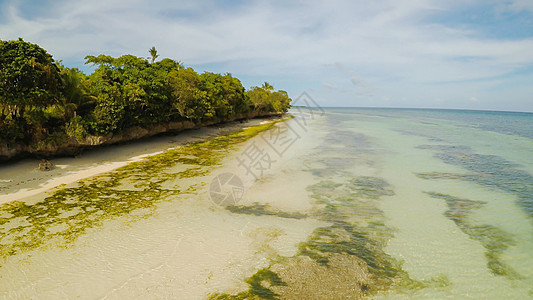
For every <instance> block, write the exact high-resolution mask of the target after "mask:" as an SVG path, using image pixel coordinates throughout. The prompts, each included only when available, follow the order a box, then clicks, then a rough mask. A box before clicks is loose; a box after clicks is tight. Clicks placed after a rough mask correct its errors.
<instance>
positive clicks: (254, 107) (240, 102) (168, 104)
mask: <svg viewBox="0 0 533 300" xmlns="http://www.w3.org/2000/svg"><path fill="white" fill-rule="evenodd" d="M149 53H150V58H149V59H151V60H150V61H149V60H148V59H146V58H142V57H136V56H133V55H123V56H120V57H118V58H114V57H111V56H108V55H98V56H87V57H86V63H87V64H93V65H95V66H96V70H95V71H94V72H93V73H92V74H90V75H89V76H86V75H85V74H83V73H82V72H81V71H79V70H78V69H76V68H73V69H70V68H66V67H64V66H62V65H61V64H58V63H56V62H54V60H53V59H52V56H51V55H49V54H48V53H47V52H46V51H45V50H44V49H42V48H40V47H39V46H37V45H34V44H31V43H27V42H24V41H23V40H22V39H19V40H17V41H7V42H4V41H0V125H1V126H2V129H3V130H2V132H0V142H7V143H26V144H37V143H41V142H43V141H46V140H47V136H48V135H50V134H54V133H57V134H58V136H70V137H75V138H76V139H77V140H78V141H83V140H84V139H85V137H86V136H88V135H106V134H109V133H118V132H121V131H123V130H127V129H130V128H132V127H135V126H140V127H144V128H148V127H151V126H155V125H159V124H165V123H168V122H172V121H184V120H188V121H192V122H195V123H203V122H224V121H226V120H228V119H231V118H235V117H240V118H243V117H247V115H248V113H250V112H253V111H257V112H261V113H262V112H280V113H281V112H285V111H286V110H287V108H288V107H289V102H290V98H289V97H288V96H287V93H286V92H284V91H277V92H276V91H274V88H273V87H272V86H271V85H270V84H268V83H265V84H264V85H263V87H261V88H253V89H252V91H250V92H245V89H244V87H243V86H242V83H241V81H240V80H239V79H237V78H235V77H233V76H231V74H225V75H221V74H215V73H210V72H204V73H203V74H201V75H199V74H198V73H196V72H195V71H194V70H193V69H192V68H184V67H183V65H182V63H181V62H179V61H175V60H172V59H168V58H165V59H162V60H161V61H158V62H156V61H155V60H156V58H157V57H159V55H158V54H157V50H156V49H155V47H152V48H151V49H150V50H149ZM251 100H253V101H251Z"/></svg>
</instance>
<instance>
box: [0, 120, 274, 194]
mask: <svg viewBox="0 0 533 300" xmlns="http://www.w3.org/2000/svg"><path fill="white" fill-rule="evenodd" d="M267 120H268V119H253V120H249V121H247V122H244V123H241V122H231V123H226V124H219V125H213V126H209V127H204V128H200V129H192V130H188V131H184V132H180V133H178V134H176V135H161V136H156V137H151V138H146V139H142V140H139V141H133V142H130V143H125V144H118V145H112V146H103V147H100V148H95V149H89V150H86V151H84V152H82V154H80V155H78V156H76V157H57V158H53V159H51V161H52V163H53V164H54V168H53V169H52V170H51V171H41V170H39V159H36V158H27V159H23V160H19V161H13V162H4V163H1V164H0V204H2V203H6V202H10V201H16V200H22V199H24V198H26V197H30V196H34V195H37V194H40V193H43V192H46V191H48V190H50V189H53V188H55V187H58V186H60V185H63V184H71V183H73V182H76V181H78V180H80V179H84V178H89V177H92V176H95V175H98V174H102V173H106V172H109V171H112V170H115V169H118V168H120V167H123V166H125V165H127V164H129V163H132V162H136V161H140V160H142V159H144V158H146V157H149V156H152V155H156V154H159V153H162V152H164V151H166V150H169V149H172V148H175V147H179V146H182V145H186V144H189V143H194V142H197V141H201V140H205V139H207V138H209V137H214V136H219V135H223V134H225V133H228V132H232V131H235V130H238V129H241V128H246V127H250V126H255V125H258V124H261V123H263V122H266V121H267Z"/></svg>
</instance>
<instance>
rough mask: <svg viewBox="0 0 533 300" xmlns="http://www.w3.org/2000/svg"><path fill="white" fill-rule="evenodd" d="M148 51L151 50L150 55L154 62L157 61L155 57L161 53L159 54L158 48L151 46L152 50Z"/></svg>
mask: <svg viewBox="0 0 533 300" xmlns="http://www.w3.org/2000/svg"><path fill="white" fill-rule="evenodd" d="M148 52H150V56H151V57H152V62H151V63H152V64H153V63H154V62H155V59H156V58H158V57H159V55H158V54H157V50H156V49H155V47H152V48H150V50H148Z"/></svg>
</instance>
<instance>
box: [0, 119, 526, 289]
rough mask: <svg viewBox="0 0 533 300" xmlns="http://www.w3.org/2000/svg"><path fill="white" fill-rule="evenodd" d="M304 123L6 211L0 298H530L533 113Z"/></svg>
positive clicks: (174, 155) (181, 153) (185, 153)
mask: <svg viewBox="0 0 533 300" xmlns="http://www.w3.org/2000/svg"><path fill="white" fill-rule="evenodd" d="M293 113H294V114H295V115H296V118H295V119H292V120H288V121H286V122H283V123H278V124H276V125H275V127H273V128H268V127H264V128H262V129H261V130H265V131H253V130H252V129H250V130H249V131H248V132H247V133H242V134H241V135H239V134H237V135H233V136H229V137H227V138H226V139H221V140H211V141H210V142H207V143H203V144H202V143H200V144H195V145H192V146H189V147H185V148H179V149H178V150H176V151H174V152H172V151H170V152H167V153H163V154H161V155H159V156H155V157H153V158H152V159H149V160H147V161H145V162H141V163H134V164H132V165H129V166H127V167H125V168H122V169H119V170H118V171H115V172H112V173H109V174H104V175H102V176H99V177H97V178H90V179H86V180H84V181H83V182H81V183H76V184H72V185H69V186H67V187H61V188H59V189H57V190H56V191H53V192H51V193H49V194H41V195H37V196H34V197H32V198H29V199H25V204H22V203H12V204H9V205H4V206H1V207H0V212H1V214H0V230H1V234H2V235H1V236H0V243H1V244H2V251H1V254H2V260H1V261H0V297H2V298H13V299H26V298H32V297H38V298H39V299H57V298H75V297H79V298H83V299H95V298H99V299H122V298H126V297H130V298H132V297H133V298H172V297H174V298H175V297H179V298H187V299H205V298H213V299H218V298H219V299H227V298H235V297H237V298H239V297H240V298H244V297H252V296H261V297H263V298H267V299H275V298H283V299H311V298H319V299H341V298H359V297H364V296H367V297H374V298H379V299H381V298H385V299H389V298H391V299H398V298H421V299H428V298H431V299H439V298H444V299H445V298H452V299H456V298H461V299H465V298H466V299H468V298H472V299H501V298H504V297H507V298H510V299H524V298H532V297H533V252H532V251H531V249H532V248H533V230H532V225H533V223H532V221H533V175H532V174H533V161H532V160H531V155H532V154H533V137H532V134H531V131H530V130H531V128H533V115H531V114H512V113H497V112H490V113H487V112H464V111H436V110H389V109H326V110H325V113H323V114H322V113H321V111H314V113H313V114H306V113H302V112H301V111H300V112H298V111H294V112H293ZM528 129H529V130H528ZM256 134H257V135H256ZM222 174H230V175H231V176H230V177H227V175H222ZM219 175H222V176H221V177H217V176H219ZM225 178H228V180H229V178H232V181H228V182H226V179H225ZM236 178H238V179H239V180H238V181H235V179H236ZM214 180H218V181H214ZM213 182H215V183H213ZM225 183H226V184H225ZM220 195H222V196H223V197H222V198H220V197H221V196H220Z"/></svg>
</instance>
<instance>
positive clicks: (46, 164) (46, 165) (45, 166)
mask: <svg viewBox="0 0 533 300" xmlns="http://www.w3.org/2000/svg"><path fill="white" fill-rule="evenodd" d="M53 168H54V164H53V163H52V162H51V161H49V160H47V159H42V160H41V161H40V162H39V170H41V171H51V170H52V169H53Z"/></svg>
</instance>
